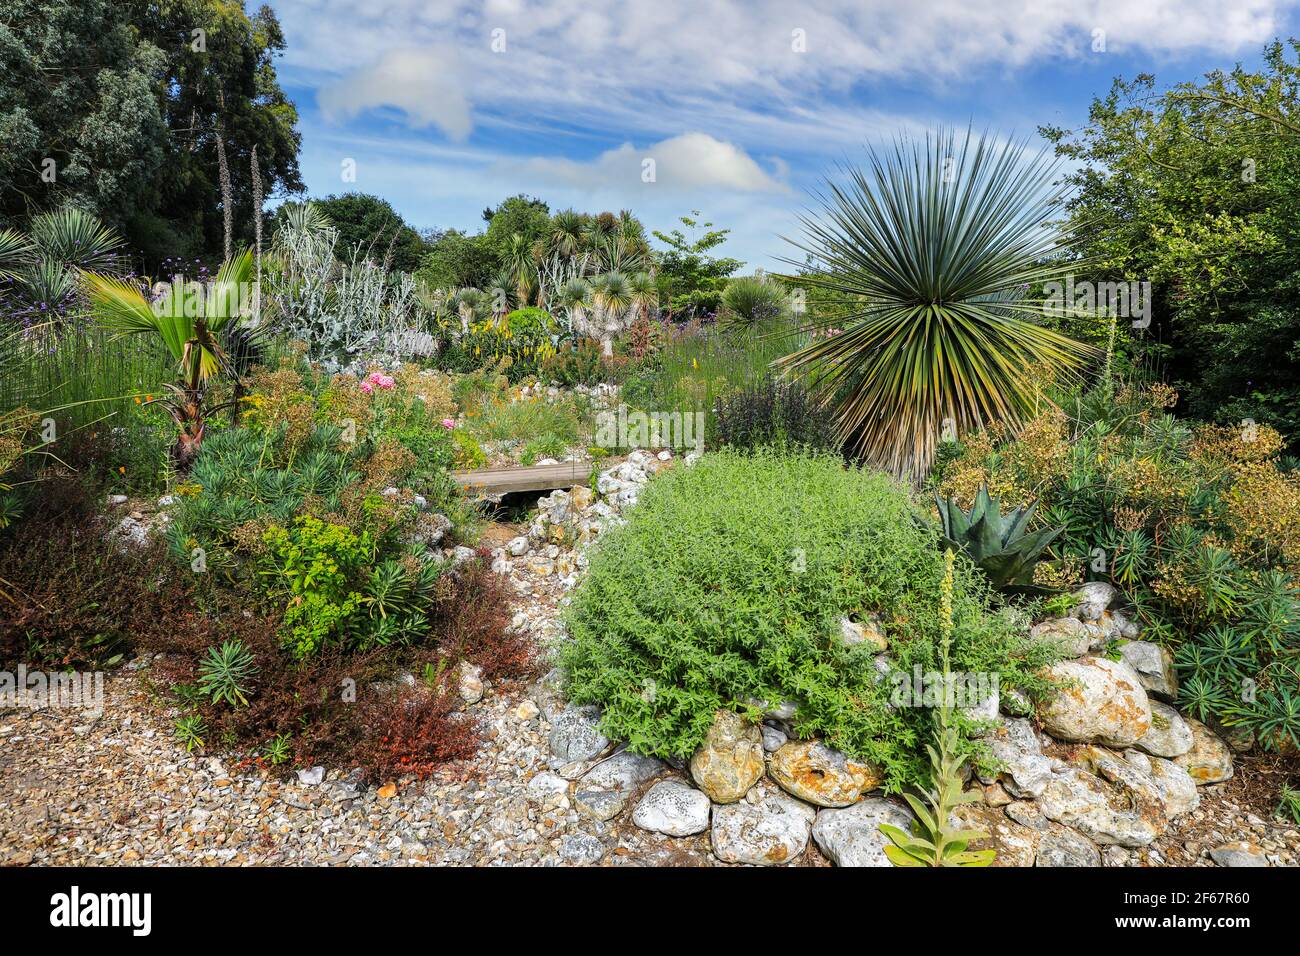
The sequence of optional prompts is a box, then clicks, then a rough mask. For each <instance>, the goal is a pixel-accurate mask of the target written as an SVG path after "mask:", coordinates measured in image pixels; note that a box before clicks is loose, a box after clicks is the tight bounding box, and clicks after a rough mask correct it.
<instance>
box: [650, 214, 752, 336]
mask: <svg viewBox="0 0 1300 956" xmlns="http://www.w3.org/2000/svg"><path fill="white" fill-rule="evenodd" d="M679 221H680V222H681V224H682V225H683V226H685V227H686V228H687V229H689V230H691V234H690V235H689V236H688V235H687V234H686V233H685V232H684V231H682V230H681V229H673V230H672V231H671V232H660V231H659V230H658V229H656V230H655V231H654V237H655V238H656V239H658V240H659V241H660V242H662V243H663V244H664V245H666V246H667V247H668V248H667V250H665V251H663V252H660V253H659V254H658V261H659V267H658V273H657V281H658V285H659V301H660V302H661V303H663V304H667V305H668V307H669V310H670V311H672V312H677V313H686V314H690V315H702V314H704V313H707V312H716V311H717V310H718V307H719V306H720V305H721V304H722V290H723V289H725V288H726V286H727V277H728V276H729V275H731V274H733V273H734V272H735V271H736V270H737V269H739V268H740V267H741V266H743V265H744V263H743V262H741V261H740V260H739V259H730V258H726V257H719V256H714V255H711V254H710V252H709V250H710V249H715V248H717V247H718V246H720V245H722V244H723V243H724V242H726V241H727V236H728V235H729V234H730V233H731V230H730V229H714V228H713V223H711V222H701V221H700V211H699V210H698V209H693V210H691V214H690V215H689V216H682V217H681V219H680V220H679ZM701 230H702V232H701Z"/></svg>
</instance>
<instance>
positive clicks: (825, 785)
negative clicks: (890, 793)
mask: <svg viewBox="0 0 1300 956" xmlns="http://www.w3.org/2000/svg"><path fill="white" fill-rule="evenodd" d="M768 773H769V774H770V775H771V777H772V779H773V780H775V781H776V782H777V783H778V784H780V785H781V787H782V789H784V790H786V791H787V792H788V793H790V794H792V795H794V796H796V797H798V798H799V799H801V800H807V801H808V802H809V803H812V804H816V805H817V806H819V807H847V806H849V805H850V804H853V803H856V802H857V801H858V798H859V797H861V796H862V794H863V793H864V792H865V791H867V790H872V789H875V788H876V787H878V786H880V784H881V782H882V781H883V780H884V775H883V774H882V773H881V772H880V770H879V769H878V768H876V767H873V766H871V765H870V764H866V763H858V762H857V761H854V760H851V759H850V758H848V757H846V756H845V755H844V754H842V753H840V752H839V751H838V750H832V749H831V748H829V747H827V746H826V745H825V744H823V743H822V742H821V741H819V740H800V741H792V742H790V743H788V744H786V745H785V746H784V747H781V748H780V749H779V750H777V752H776V753H774V754H772V760H771V763H770V764H769V765H768Z"/></svg>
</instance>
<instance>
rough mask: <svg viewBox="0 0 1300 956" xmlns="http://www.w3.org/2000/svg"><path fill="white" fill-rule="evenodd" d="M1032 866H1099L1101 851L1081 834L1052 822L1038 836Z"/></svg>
mask: <svg viewBox="0 0 1300 956" xmlns="http://www.w3.org/2000/svg"><path fill="white" fill-rule="evenodd" d="M1034 866H1101V851H1100V850H1098V849H1097V846H1096V844H1094V843H1093V842H1092V841H1091V840H1089V839H1088V838H1087V837H1085V836H1084V835H1083V834H1081V833H1076V832H1075V831H1074V830H1071V829H1070V828H1069V827H1063V826H1061V825H1060V824H1056V823H1053V824H1051V825H1050V826H1049V827H1048V828H1047V830H1046V831H1045V832H1044V833H1043V835H1042V836H1040V837H1039V838H1038V856H1037V858H1036V859H1035V860H1034Z"/></svg>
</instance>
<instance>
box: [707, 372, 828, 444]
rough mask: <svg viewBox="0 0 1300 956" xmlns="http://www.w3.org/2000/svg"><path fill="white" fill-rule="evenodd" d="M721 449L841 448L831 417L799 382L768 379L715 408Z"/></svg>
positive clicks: (749, 387) (722, 401) (728, 396)
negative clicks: (768, 447)
mask: <svg viewBox="0 0 1300 956" xmlns="http://www.w3.org/2000/svg"><path fill="white" fill-rule="evenodd" d="M714 421H715V423H716V432H715V438H714V441H715V443H716V444H718V445H723V446H730V447H733V448H739V449H752V448H759V447H762V446H765V445H767V446H776V447H801V448H808V449H812V450H815V451H829V452H834V451H836V450H838V448H839V442H838V441H836V439H835V424H834V420H833V418H832V416H831V413H830V412H828V411H826V410H825V409H822V408H819V407H818V406H817V405H816V404H815V403H814V402H813V401H812V398H811V396H810V395H809V394H808V391H807V390H806V389H805V388H804V387H803V386H802V385H800V384H798V383H797V382H783V381H780V380H778V379H775V378H771V377H768V378H766V379H764V380H763V381H762V382H760V383H758V384H756V385H751V386H748V387H745V388H739V389H736V390H735V391H733V392H729V393H728V394H726V395H725V396H723V397H722V398H721V399H719V400H718V404H717V406H716V407H715V408H714Z"/></svg>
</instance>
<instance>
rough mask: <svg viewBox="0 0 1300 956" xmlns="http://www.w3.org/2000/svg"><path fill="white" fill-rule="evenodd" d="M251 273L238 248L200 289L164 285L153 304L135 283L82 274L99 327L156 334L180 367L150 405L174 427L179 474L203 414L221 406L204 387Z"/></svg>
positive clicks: (238, 314) (197, 443)
mask: <svg viewBox="0 0 1300 956" xmlns="http://www.w3.org/2000/svg"><path fill="white" fill-rule="evenodd" d="M252 272H253V256H252V253H251V252H243V253H240V254H239V255H237V256H235V257H234V258H233V259H230V260H229V261H227V262H226V263H224V264H223V265H222V267H221V270H220V271H219V272H218V273H217V277H216V279H215V280H213V281H212V282H211V283H209V284H208V285H207V286H204V287H202V288H201V290H200V289H199V288H198V287H196V286H188V287H187V286H167V287H164V288H163V290H162V292H161V295H160V296H159V297H158V298H157V300H156V301H154V302H150V301H149V300H148V299H146V298H145V296H144V294H143V292H141V290H140V288H139V287H138V286H136V285H132V284H130V283H128V282H125V281H123V280H121V279H117V278H114V277H112V276H104V275H94V274H87V276H86V285H87V290H88V292H89V295H90V301H91V304H92V306H93V307H94V309H95V311H96V312H97V313H98V315H99V319H100V322H101V323H102V324H103V325H104V327H106V328H108V329H111V330H113V331H116V332H120V333H122V334H124V335H153V336H157V337H158V338H159V339H161V340H162V341H163V343H164V344H165V345H166V346H167V349H168V351H170V352H171V354H172V357H173V358H175V359H176V361H177V362H178V363H179V365H180V375H181V381H180V384H178V385H168V386H166V387H167V389H168V391H169V393H170V396H169V397H167V398H164V399H158V400H156V401H155V402H154V404H158V405H160V406H161V407H162V408H163V409H164V410H165V411H166V412H167V413H168V415H170V416H171V418H172V420H173V421H174V422H175V423H176V426H177V428H178V429H179V430H180V434H179V435H178V436H177V439H176V443H175V445H173V446H172V458H173V460H174V461H175V463H176V466H177V468H178V469H179V470H181V471H182V472H184V471H188V470H189V467H190V465H191V464H192V463H193V462H194V459H195V457H197V455H198V453H199V449H200V447H201V446H202V444H203V435H204V431H205V430H206V427H207V419H208V417H209V415H211V414H213V413H214V412H216V411H217V410H218V409H219V408H220V407H224V406H218V407H215V408H210V407H208V404H207V401H206V391H207V385H208V382H209V380H210V379H211V378H212V377H213V376H214V375H216V374H217V372H218V371H219V370H220V369H222V368H226V369H227V370H228V371H229V370H230V361H229V358H228V356H227V354H226V352H225V350H224V349H223V348H222V346H221V340H222V337H223V335H225V334H226V333H227V332H228V331H229V330H230V329H231V327H238V326H239V325H240V323H241V321H242V319H243V318H244V315H243V312H244V307H245V306H246V305H247V303H248V302H250V301H251V298H250V296H249V293H248V290H249V286H250V281H251V278H252ZM200 293H201V294H200Z"/></svg>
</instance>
